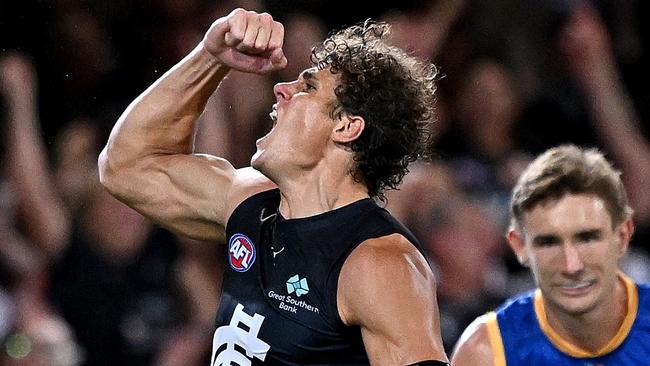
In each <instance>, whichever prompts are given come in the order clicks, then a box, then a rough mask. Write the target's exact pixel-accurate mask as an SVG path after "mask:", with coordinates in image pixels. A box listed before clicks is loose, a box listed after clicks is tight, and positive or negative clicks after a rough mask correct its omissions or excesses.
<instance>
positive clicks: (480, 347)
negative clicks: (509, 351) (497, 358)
mask: <svg viewBox="0 0 650 366" xmlns="http://www.w3.org/2000/svg"><path fill="white" fill-rule="evenodd" d="M489 316H492V315H484V316H482V317H479V318H478V319H476V320H475V321H474V322H472V324H470V325H469V326H468V327H467V329H466V330H465V331H464V332H463V334H462V335H461V337H460V339H459V340H458V342H457V343H456V346H455V347H454V352H453V355H452V359H451V364H452V365H454V366H500V365H504V366H505V361H504V363H503V364H496V363H495V362H494V356H493V352H492V349H491V345H490V340H489V335H488V333H489V332H488V325H487V319H488V317H489Z"/></svg>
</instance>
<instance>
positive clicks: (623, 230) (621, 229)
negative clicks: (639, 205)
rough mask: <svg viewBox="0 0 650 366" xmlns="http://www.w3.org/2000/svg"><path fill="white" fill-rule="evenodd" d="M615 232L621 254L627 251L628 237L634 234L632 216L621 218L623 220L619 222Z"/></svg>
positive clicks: (630, 237)
mask: <svg viewBox="0 0 650 366" xmlns="http://www.w3.org/2000/svg"><path fill="white" fill-rule="evenodd" d="M616 234H617V236H618V240H619V242H618V245H619V248H618V249H619V254H620V255H621V256H622V255H623V254H625V252H626V251H627V248H628V246H629V244H630V239H632V235H633V234H634V223H633V222H632V218H630V217H628V218H626V219H625V220H623V222H621V223H620V224H619V225H618V227H617V228H616Z"/></svg>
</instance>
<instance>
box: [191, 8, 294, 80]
mask: <svg viewBox="0 0 650 366" xmlns="http://www.w3.org/2000/svg"><path fill="white" fill-rule="evenodd" d="M283 42H284V26H283V25H282V24H280V23H279V22H276V21H274V20H273V17H271V15H269V14H267V13H261V14H259V13H256V12H253V11H246V10H244V9H235V10H233V11H232V12H231V13H230V14H228V15H227V16H225V17H222V18H219V19H217V20H216V21H215V22H214V23H212V26H211V27H210V29H209V30H208V32H207V33H206V34H205V38H204V39H203V45H204V47H205V49H206V50H207V51H208V52H210V53H211V54H212V55H214V56H215V57H216V58H217V59H218V60H219V61H220V62H221V63H223V64H224V65H226V66H228V67H231V68H233V69H235V70H239V71H244V72H251V73H257V74H264V73H268V72H272V71H275V70H279V69H282V68H284V67H285V66H286V65H287V59H286V57H284V53H283V52H282V44H283Z"/></svg>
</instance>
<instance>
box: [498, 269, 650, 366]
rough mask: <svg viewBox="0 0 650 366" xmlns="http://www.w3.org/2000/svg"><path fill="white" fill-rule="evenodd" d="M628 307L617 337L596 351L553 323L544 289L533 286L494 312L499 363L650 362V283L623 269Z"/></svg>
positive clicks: (577, 365)
mask: <svg viewBox="0 0 650 366" xmlns="http://www.w3.org/2000/svg"><path fill="white" fill-rule="evenodd" d="M620 277H621V280H622V281H623V283H624V284H625V288H626V291H627V313H626V315H625V318H624V320H623V323H622V324H621V326H620V328H619V329H618V331H617V333H616V334H615V335H614V337H612V339H611V340H610V341H609V342H608V343H607V344H606V345H604V346H603V347H602V348H601V349H599V350H598V351H596V352H590V351H587V350H584V349H582V348H580V347H578V346H576V345H574V344H572V343H570V342H568V341H566V340H565V339H563V338H562V337H561V336H560V335H559V334H558V333H557V332H555V331H554V330H553V329H552V328H551V327H550V325H549V324H548V321H547V318H546V311H545V310H544V303H543V300H542V294H541V291H540V290H539V289H538V290H535V291H531V292H529V293H527V294H525V295H522V296H520V297H517V298H514V299H511V300H509V301H508V302H506V303H505V304H504V305H502V306H501V307H500V308H499V309H497V310H496V311H495V312H490V313H488V322H487V327H488V339H489V342H490V347H491V349H492V354H493V356H494V365H495V366H518V365H526V366H537V365H539V366H542V365H543V366H547V365H554V366H609V365H616V366H633V365H634V366H637V365H648V364H650V285H648V284H638V285H637V284H635V283H634V282H633V281H632V280H630V279H629V278H628V277H626V276H625V275H623V274H620Z"/></svg>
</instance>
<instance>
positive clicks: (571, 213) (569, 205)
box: [521, 194, 611, 233]
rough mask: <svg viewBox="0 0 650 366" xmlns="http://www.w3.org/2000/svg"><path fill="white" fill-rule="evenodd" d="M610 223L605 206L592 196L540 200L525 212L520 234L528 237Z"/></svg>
mask: <svg viewBox="0 0 650 366" xmlns="http://www.w3.org/2000/svg"><path fill="white" fill-rule="evenodd" d="M610 221H611V217H610V215H609V211H608V210H607V208H606V205H605V202H604V201H603V200H602V199H601V198H600V197H598V196H596V195H592V194H568V195H565V196H563V197H562V198H559V199H549V200H544V201H541V202H539V203H538V204H536V205H535V206H533V207H532V208H530V209H529V210H526V211H525V212H524V214H523V217H522V223H521V224H522V226H523V228H524V231H527V232H529V233H532V232H539V231H553V230H556V229H564V230H569V229H573V230H581V229H584V228H586V227H594V226H600V225H606V224H608V223H609V222H610Z"/></svg>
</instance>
